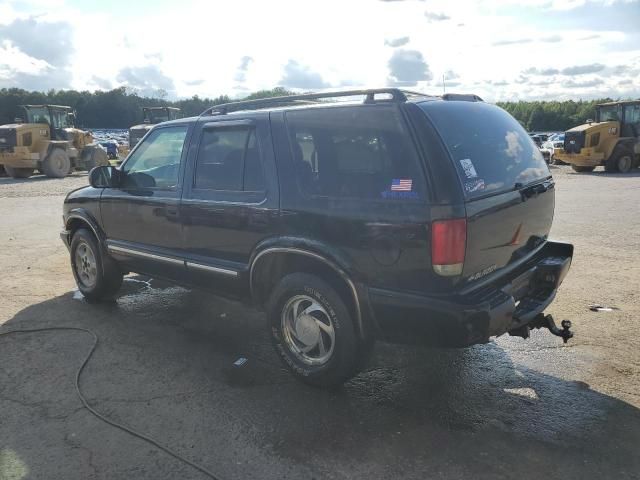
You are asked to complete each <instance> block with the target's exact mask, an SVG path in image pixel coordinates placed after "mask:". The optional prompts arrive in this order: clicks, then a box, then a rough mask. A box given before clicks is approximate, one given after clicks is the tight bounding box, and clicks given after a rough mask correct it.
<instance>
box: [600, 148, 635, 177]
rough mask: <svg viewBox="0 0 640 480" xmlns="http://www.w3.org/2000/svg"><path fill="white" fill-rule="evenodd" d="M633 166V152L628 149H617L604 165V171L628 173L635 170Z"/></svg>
mask: <svg viewBox="0 0 640 480" xmlns="http://www.w3.org/2000/svg"><path fill="white" fill-rule="evenodd" d="M633 164H634V158H633V152H632V151H631V150H629V149H627V148H621V147H617V148H616V149H615V150H614V151H613V153H612V154H611V157H609V160H607V161H606V163H605V164H604V169H605V170H606V171H607V172H620V173H627V172H629V171H630V170H631V169H632V168H633Z"/></svg>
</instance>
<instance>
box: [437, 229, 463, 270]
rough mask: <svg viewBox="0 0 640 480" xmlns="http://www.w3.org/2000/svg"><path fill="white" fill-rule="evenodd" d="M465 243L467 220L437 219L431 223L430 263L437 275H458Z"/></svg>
mask: <svg viewBox="0 0 640 480" xmlns="http://www.w3.org/2000/svg"><path fill="white" fill-rule="evenodd" d="M466 244H467V221H466V220H465V219H464V218H457V219H455V220H438V221H435V222H433V224H432V225H431V263H432V265H433V270H434V271H435V272H436V273H437V274H438V275H443V276H446V277H451V276H454V275H460V274H461V273H462V267H463V266H464V253H465V250H466Z"/></svg>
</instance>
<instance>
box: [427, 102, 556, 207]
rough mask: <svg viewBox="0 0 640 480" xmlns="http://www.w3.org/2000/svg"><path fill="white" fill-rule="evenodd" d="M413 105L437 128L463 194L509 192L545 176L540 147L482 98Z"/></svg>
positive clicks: (470, 195)
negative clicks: (478, 100) (469, 100)
mask: <svg viewBox="0 0 640 480" xmlns="http://www.w3.org/2000/svg"><path fill="white" fill-rule="evenodd" d="M418 105H419V106H420V108H422V110H423V111H424V112H425V113H426V114H427V116H428V117H429V118H430V119H431V121H432V122H433V123H434V124H435V126H436V128H437V129H438V131H439V133H440V135H441V137H442V139H443V141H444V143H445V145H446V147H447V149H448V150H449V152H450V154H451V158H452V159H453V161H454V163H455V166H456V170H457V172H458V175H459V177H460V180H461V181H462V185H463V189H464V192H465V195H466V196H467V197H468V198H472V197H479V196H483V195H486V194H488V193H497V192H501V191H507V190H512V189H513V188H514V187H516V186H518V184H520V185H522V186H524V185H527V184H529V183H531V182H534V181H536V180H541V179H544V178H547V177H549V176H550V173H549V169H548V168H547V165H546V163H545V161H544V158H543V157H542V154H541V153H540V150H538V148H537V147H536V145H535V144H534V143H533V141H532V140H531V138H530V137H529V135H528V134H527V132H526V131H525V130H524V129H523V128H522V126H521V125H520V124H519V123H518V122H517V121H516V120H515V119H514V118H513V117H512V116H511V115H509V114H508V113H507V112H505V111H504V110H502V109H501V108H499V107H496V106H494V105H489V104H486V103H482V102H453V101H447V102H423V103H419V104H418Z"/></svg>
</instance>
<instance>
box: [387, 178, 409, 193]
mask: <svg viewBox="0 0 640 480" xmlns="http://www.w3.org/2000/svg"><path fill="white" fill-rule="evenodd" d="M412 187H413V180H411V179H410V178H394V179H393V180H392V181H391V191H392V192H410V191H411V188H412Z"/></svg>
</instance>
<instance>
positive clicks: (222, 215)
mask: <svg viewBox="0 0 640 480" xmlns="http://www.w3.org/2000/svg"><path fill="white" fill-rule="evenodd" d="M268 118H269V117H268V114H258V118H256V119H250V120H232V121H228V120H224V119H222V120H218V121H214V122H211V121H206V122H205V121H203V122H201V123H200V124H199V125H198V127H197V129H196V131H195V132H194V142H192V144H193V145H194V148H192V149H191V150H190V152H189V162H188V168H187V171H186V173H185V190H184V195H183V199H182V204H181V217H182V218H183V221H184V238H185V249H186V256H187V272H188V276H189V279H190V281H191V282H193V283H196V284H198V285H202V286H205V287H209V288H212V289H214V290H215V291H217V292H219V293H222V294H228V295H231V296H237V294H238V293H239V292H240V291H241V290H242V289H243V288H245V287H246V286H247V270H248V263H249V259H250V256H251V253H252V251H253V250H254V248H255V246H256V245H257V244H258V243H259V242H260V241H261V240H263V239H265V238H266V237H268V236H269V235H271V234H273V233H274V232H275V230H276V228H277V227H276V225H277V218H278V183H277V180H276V170H275V164H274V158H273V148H272V144H271V136H270V134H269V120H268Z"/></svg>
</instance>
